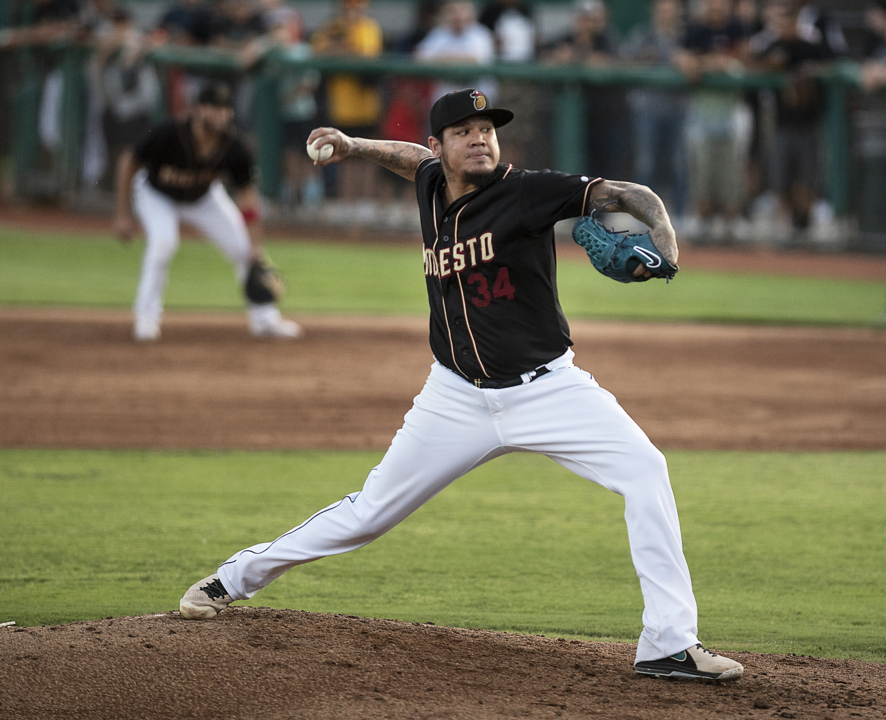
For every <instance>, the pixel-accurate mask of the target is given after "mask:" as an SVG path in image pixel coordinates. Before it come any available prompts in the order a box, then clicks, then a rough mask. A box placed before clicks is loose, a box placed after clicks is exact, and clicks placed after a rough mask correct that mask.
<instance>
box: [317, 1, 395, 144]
mask: <svg viewBox="0 0 886 720" xmlns="http://www.w3.org/2000/svg"><path fill="white" fill-rule="evenodd" d="M368 4H369V3H368V2H367V0H342V2H341V4H340V7H341V12H340V14H339V15H338V16H337V17H336V18H334V19H333V20H332V21H331V22H330V23H329V24H327V25H326V26H325V27H323V28H321V29H320V30H318V31H317V32H316V33H314V36H313V38H312V39H311V44H312V46H313V49H314V52H315V53H316V54H317V55H338V56H346V57H347V56H350V57H377V56H379V55H381V52H382V32H381V28H380V27H379V25H378V23H377V22H376V21H375V20H373V19H372V18H371V17H369V16H367V15H366V7H367V6H368ZM327 102H328V112H329V120H330V122H331V123H332V124H333V125H335V126H336V127H340V128H352V129H353V128H360V129H361V130H363V132H364V133H365V134H369V130H370V129H373V130H374V128H375V126H377V125H378V122H379V120H380V119H381V112H382V104H381V94H380V92H379V90H378V88H377V85H376V83H375V82H373V81H368V82H367V81H365V80H364V79H362V78H360V77H357V76H355V75H334V76H332V77H330V78H329V79H328V80H327Z"/></svg>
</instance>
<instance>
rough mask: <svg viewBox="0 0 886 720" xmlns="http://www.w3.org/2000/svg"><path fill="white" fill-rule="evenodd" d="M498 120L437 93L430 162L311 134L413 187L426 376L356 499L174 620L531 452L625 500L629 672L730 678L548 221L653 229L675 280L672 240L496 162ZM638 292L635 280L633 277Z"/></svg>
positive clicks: (398, 148)
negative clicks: (592, 349)
mask: <svg viewBox="0 0 886 720" xmlns="http://www.w3.org/2000/svg"><path fill="white" fill-rule="evenodd" d="M512 117H513V113H511V112H510V111H509V110H504V109H501V108H492V107H491V106H490V105H489V103H488V100H487V98H486V97H485V96H484V95H483V93H481V92H479V91H476V90H471V89H468V90H462V91H458V92H455V93H450V94H448V95H444V96H443V97H442V98H440V99H439V100H438V101H437V102H436V103H435V105H434V107H433V108H432V110H431V118H430V119H431V129H432V132H433V133H434V136H432V137H430V138H428V143H429V145H430V149H428V148H425V147H422V146H420V145H414V144H411V143H402V142H389V141H379V140H366V139H363V138H351V137H348V136H346V135H344V134H343V133H341V132H340V131H339V130H336V129H334V128H318V129H316V130H314V131H313V132H312V133H311V136H310V138H309V140H310V141H311V142H314V143H315V144H316V145H322V144H324V143H331V144H332V145H333V146H334V148H335V152H334V153H333V155H332V157H331V158H330V159H329V160H326V161H324V162H326V163H330V162H338V161H341V160H344V159H346V158H349V157H362V158H365V159H367V160H371V161H373V162H376V163H378V164H380V165H382V166H384V167H386V168H388V169H390V170H393V171H395V172H397V173H399V174H401V175H402V176H403V177H406V178H408V179H410V180H414V181H415V183H416V193H417V197H418V204H419V209H420V213H421V223H422V234H423V237H424V257H425V265H424V268H425V277H426V284H427V290H428V299H429V303H430V310H431V314H430V342H431V348H432V350H433V352H434V357H435V362H434V364H433V365H432V367H431V373H430V376H429V377H428V380H427V382H426V384H425V386H424V388H423V389H422V391H421V393H420V394H419V395H418V396H417V397H416V398H415V403H414V405H413V407H412V409H411V410H410V411H409V412H408V413H407V414H406V417H405V419H404V424H403V427H402V428H401V429H400V430H399V431H398V432H397V434H396V436H395V437H394V439H393V441H392V443H391V446H390V448H389V449H388V451H387V453H386V454H385V456H384V458H383V459H382V461H381V463H380V464H379V465H378V466H377V467H375V468H373V469H372V471H371V472H370V473H369V476H368V478H367V480H366V482H365V484H364V486H363V489H362V490H361V491H360V492H355V493H352V494H350V495H348V496H346V497H345V498H343V499H342V500H341V501H339V502H337V503H333V504H332V505H330V506H329V507H327V508H324V509H323V510H321V511H320V512H318V513H316V514H315V515H313V516H312V517H310V518H308V519H307V520H306V521H305V522H303V523H302V524H301V525H299V526H297V527H295V528H293V529H292V530H290V531H288V532H286V533H284V534H283V535H281V536H280V537H278V538H277V539H276V540H273V541H271V542H266V543H260V544H258V545H254V546H252V547H249V548H246V549H245V550H243V551H241V552H238V553H236V554H235V555H234V556H233V557H231V558H230V559H229V560H227V561H226V562H225V563H223V564H222V565H221V567H220V568H219V570H218V572H216V573H214V574H212V575H210V576H209V577H207V578H204V579H203V580H201V581H200V582H198V583H196V584H194V585H193V586H192V587H191V588H189V589H188V591H187V592H186V593H185V595H184V597H183V598H182V600H181V603H180V609H181V613H182V615H183V616H185V617H187V618H192V619H206V618H211V617H214V616H215V615H216V613H217V612H220V611H221V610H223V609H224V608H225V607H227V605H228V604H229V603H231V602H232V601H234V600H239V599H245V598H250V597H252V596H253V595H255V593H257V592H258V591H259V590H260V589H261V588H263V587H265V586H266V585H267V584H268V583H270V582H272V581H273V580H274V579H275V578H277V577H279V576H280V575H282V574H283V573H284V572H286V571H287V570H289V569H290V568H292V567H294V566H296V565H300V564H303V563H307V562H311V561H313V560H318V559H320V558H322V557H325V556H328V555H333V554H337V553H343V552H348V551H350V550H354V549H356V548H359V547H362V546H363V545H366V544H367V543H369V542H371V541H372V540H374V539H375V538H378V537H380V536H381V535H382V534H384V533H385V532H387V531H388V530H390V529H391V528H393V527H394V526H395V525H397V523H399V522H401V521H402V520H403V519H404V518H406V517H407V516H408V515H409V514H410V513H412V512H413V511H415V510H416V509H418V508H419V507H421V505H423V504H424V503H425V502H427V501H428V500H430V499H431V498H432V497H434V495H436V494H437V493H439V492H440V491H442V490H443V489H444V488H445V487H446V486H447V485H449V484H450V483H451V482H453V481H454V480H456V479H457V478H459V477H461V476H462V475H464V474H466V473H468V472H469V471H471V470H472V469H474V468H476V467H479V466H480V465H482V464H483V463H485V462H487V461H489V460H492V459H494V458H496V457H499V456H501V455H504V454H506V453H509V452H515V451H518V452H535V453H541V454H544V455H546V456H547V457H549V458H551V459H552V460H554V461H556V462H558V463H560V464H561V465H563V466H564V467H566V468H568V469H570V470H572V471H573V472H575V473H576V474H577V475H579V476H581V477H583V478H585V479H587V480H591V481H593V482H595V483H598V484H600V485H602V486H603V487H606V488H608V489H609V490H612V491H613V492H616V493H618V494H620V495H623V496H624V498H625V520H626V522H627V527H628V537H629V540H630V545H631V556H632V559H633V561H634V566H635V568H636V570H637V574H638V576H639V578H640V586H641V589H642V592H643V598H644V603H645V608H644V612H643V631H642V633H641V635H640V639H639V643H638V646H637V656H636V663H635V666H634V667H635V669H636V670H637V672H638V673H642V674H649V675H660V676H671V677H692V678H709V679H720V680H728V679H735V678H738V677H739V676H740V675H741V673H742V666H741V665H740V664H739V663H737V662H735V661H733V660H730V659H728V658H724V657H721V656H719V655H715V654H713V653H710V652H709V651H707V650H705V649H704V648H703V647H702V645H701V644H700V643H699V640H698V637H697V610H696V603H695V597H694V595H693V592H692V584H691V580H690V577H689V569H688V567H687V565H686V561H685V559H684V556H683V549H682V541H681V537H680V525H679V520H678V517H677V508H676V505H675V502H674V497H673V493H672V491H671V486H670V481H669V478H668V471H667V465H666V462H665V459H664V457H663V456H662V454H661V453H660V452H659V451H658V450H657V449H656V448H655V447H654V446H653V445H652V443H651V442H650V441H649V439H648V438H647V437H646V436H645V435H644V434H643V432H642V431H641V430H640V428H639V427H638V426H637V425H636V424H635V423H634V422H633V420H631V418H630V417H628V415H627V413H625V411H624V410H623V409H622V408H621V406H619V405H618V403H617V402H616V400H615V398H614V397H613V396H612V395H611V394H610V393H608V392H607V391H606V390H604V389H603V388H601V387H600V386H599V385H598V384H597V382H596V381H595V380H594V378H593V376H591V375H590V374H589V373H587V372H585V371H583V370H581V369H580V368H578V367H576V366H575V365H574V364H573V362H572V358H573V357H574V355H573V352H572V350H571V349H570V346H571V345H572V341H571V340H570V338H569V327H568V324H567V323H566V319H565V318H564V316H563V312H562V310H561V308H560V304H559V300H558V297H557V285H556V247H555V244H554V224H555V223H556V222H557V221H559V220H563V219H566V218H570V217H575V216H578V215H585V214H588V213H590V212H593V211H596V210H599V209H601V208H603V207H606V208H608V209H610V210H617V211H622V212H628V213H631V214H632V215H634V216H635V217H637V218H638V219H640V220H642V221H643V222H645V223H646V224H647V225H648V226H650V227H651V231H650V235H651V237H652V239H653V240H654V241H655V245H656V247H657V248H658V249H659V250H660V251H661V253H662V254H663V255H665V256H666V257H667V259H668V260H669V261H670V262H671V263H672V264H673V265H676V260H677V246H676V241H675V238H674V230H673V227H672V226H671V223H670V220H669V218H668V215H667V212H665V209H664V207H663V206H662V204H661V201H660V200H659V199H658V197H657V196H656V195H654V194H653V193H652V192H651V191H650V190H649V189H648V188H645V187H642V186H638V185H634V184H632V183H623V182H613V181H607V180H602V179H600V178H591V177H588V176H578V175H567V174H566V173H558V172H551V171H542V172H531V171H525V170H518V169H516V168H514V167H513V166H511V165H505V164H501V163H499V149H498V141H497V136H496V130H495V128H496V127H499V126H501V125H504V124H506V123H507V122H509V121H510V119H511V118H512ZM633 272H634V274H635V275H636V276H637V277H646V276H648V275H649V271H648V270H647V269H646V268H645V267H644V266H643V265H639V266H637V267H636V268H635V270H634V271H633Z"/></svg>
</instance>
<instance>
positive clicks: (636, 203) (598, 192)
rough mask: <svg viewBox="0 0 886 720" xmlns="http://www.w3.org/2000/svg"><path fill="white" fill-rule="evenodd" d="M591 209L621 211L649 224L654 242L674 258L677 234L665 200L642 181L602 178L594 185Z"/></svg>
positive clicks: (663, 252) (675, 258) (671, 258)
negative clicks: (639, 182)
mask: <svg viewBox="0 0 886 720" xmlns="http://www.w3.org/2000/svg"><path fill="white" fill-rule="evenodd" d="M590 208H591V210H598V211H600V212H623V213H628V214H629V215H632V216H633V217H635V218H637V220H639V221H640V222H643V223H645V224H646V225H648V226H649V227H650V228H651V230H652V232H651V237H652V241H653V243H654V244H655V246H656V247H657V248H658V249H659V250H660V251H661V252H662V254H663V255H664V256H665V257H666V258H667V259H668V260H669V261H670V262H672V263H674V264H676V262H677V238H676V236H675V235H674V227H673V225H671V218H670V217H669V216H668V211H667V210H665V206H664V203H663V202H662V201H661V198H660V197H658V195H656V194H655V193H654V192H652V190H650V189H649V188H648V187H646V186H645V185H638V184H636V183H630V182H618V181H614V180H605V181H603V182H601V183H599V184H598V185H595V186H594V188H593V190H592V194H591V202H590Z"/></svg>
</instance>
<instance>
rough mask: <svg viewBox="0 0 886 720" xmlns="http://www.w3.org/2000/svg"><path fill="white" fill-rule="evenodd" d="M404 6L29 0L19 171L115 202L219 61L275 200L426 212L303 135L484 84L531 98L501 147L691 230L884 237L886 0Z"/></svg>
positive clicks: (501, 100) (14, 57)
mask: <svg viewBox="0 0 886 720" xmlns="http://www.w3.org/2000/svg"><path fill="white" fill-rule="evenodd" d="M8 7H12V6H11V5H10V6H8ZM413 7H414V9H415V15H414V17H404V19H403V25H402V28H401V32H400V33H398V34H396V36H392V37H386V36H385V33H384V32H383V31H382V29H381V27H380V25H379V24H378V23H377V22H376V21H375V20H374V19H373V16H372V5H371V4H370V3H369V2H367V1H366V0H341V2H340V3H338V5H330V13H329V17H328V19H327V20H326V21H325V22H323V23H320V24H318V25H317V27H307V26H306V24H305V22H304V20H303V18H302V16H301V14H300V13H299V11H298V4H297V3H295V4H288V3H286V2H284V0H218V1H217V2H216V3H215V4H212V5H209V4H204V3H203V2H202V0H177V1H176V3H175V4H173V5H171V6H169V7H168V8H166V9H165V10H164V12H162V13H161V15H160V16H159V17H158V19H157V20H156V21H155V22H153V23H151V24H149V25H147V26H145V25H144V23H142V24H139V23H138V22H136V19H135V17H134V15H133V13H132V12H131V10H130V9H129V6H126V5H121V4H118V3H117V2H115V0H88V1H87V4H86V5H85V6H83V7H81V6H79V4H78V0H24V1H23V2H21V3H19V4H18V5H17V6H16V7H15V8H14V10H15V11H14V12H10V11H9V10H8V9H7V12H6V24H7V27H6V28H5V29H3V30H0V80H2V83H0V87H2V91H0V94H2V97H0V102H2V108H3V110H4V112H3V116H4V117H5V118H6V120H5V125H6V127H4V128H0V137H2V138H7V140H6V142H4V143H3V144H2V145H0V151H2V154H3V155H4V156H7V157H8V158H10V162H8V163H6V164H5V165H6V166H7V167H8V168H10V169H9V171H8V172H7V173H6V175H7V177H6V179H5V182H4V192H5V193H6V194H8V195H14V196H17V197H24V198H28V197H44V198H53V199H56V200H60V201H62V202H67V203H76V204H78V205H81V206H84V205H88V204H90V203H91V204H93V205H94V206H96V207H100V206H101V205H102V203H105V204H108V203H110V197H111V194H112V192H113V181H114V170H115V162H116V158H117V157H118V156H119V154H120V152H121V151H122V150H123V149H124V148H125V147H127V146H129V145H131V144H132V143H133V142H134V141H136V140H137V139H138V138H140V137H141V136H142V135H144V133H145V132H146V131H147V129H148V128H149V127H150V126H151V124H152V123H154V122H156V121H157V120H159V119H161V118H164V117H169V116H184V115H186V114H187V112H188V108H189V106H190V104H191V103H192V102H193V100H194V98H195V97H196V95H197V93H198V92H199V90H200V88H201V87H202V86H203V84H205V83H206V82H207V80H217V79H224V80H226V81H227V82H229V83H230V84H231V87H232V88H233V89H234V93H235V101H236V104H235V110H236V113H235V117H236V122H237V124H238V126H239V127H240V128H241V129H242V131H243V132H245V133H246V134H247V135H249V136H250V137H251V138H252V140H253V141H254V145H255V149H256V157H257V162H258V165H259V167H260V170H261V173H262V174H261V178H262V179H261V190H262V194H263V196H264V198H265V201H266V203H267V205H268V209H269V214H272V215H276V216H277V217H279V218H281V219H284V220H290V221H292V222H301V221H307V222H312V223H313V222H323V223H328V224H336V225H360V226H371V227H390V228H412V227H414V226H415V223H416V221H417V216H416V213H415V207H414V200H412V198H411V192H412V191H411V186H410V184H409V183H407V182H406V181H404V180H402V179H401V178H399V177H397V176H394V175H393V174H390V173H385V172H383V171H380V170H378V169H377V168H375V167H374V166H372V165H370V164H368V163H342V164H341V165H336V166H331V167H329V168H325V169H320V168H317V167H315V166H313V164H312V163H311V162H310V161H309V160H308V158H307V156H306V154H305V152H304V143H305V139H306V138H307V134H308V133H309V132H310V129H311V128H313V127H316V126H320V125H333V126H335V127H339V128H341V129H342V130H343V131H345V132H346V133H349V134H353V135H358V136H366V137H384V138H388V139H393V140H404V141H410V142H417V143H421V144H424V143H425V142H426V139H427V135H428V128H427V116H428V110H429V107H430V104H431V103H432V102H433V100H434V99H435V98H436V97H438V96H439V95H440V94H442V93H443V92H446V91H448V90H451V89H457V88H459V87H466V86H475V87H478V88H480V89H482V90H484V92H486V93H487V95H489V96H490V97H491V98H493V99H494V100H493V101H494V102H495V103H496V104H500V105H502V106H504V107H509V108H511V109H513V110H514V111H515V112H516V113H517V118H516V120H515V121H514V122H513V123H512V124H511V125H509V126H508V127H506V128H502V129H501V131H500V133H499V138H500V142H501V146H502V159H503V160H504V161H506V162H512V163H514V164H515V165H518V166H521V167H526V168H529V169H542V168H555V169H559V170H565V171H568V172H576V173H587V174H593V175H599V176H603V177H609V178H613V179H625V180H631V181H635V182H642V183H644V184H646V185H649V186H650V187H652V188H653V189H654V190H656V192H658V193H659V194H661V195H662V196H663V197H664V199H665V200H666V202H667V205H668V207H669V209H670V210H671V212H672V214H673V216H674V218H675V224H676V225H677V227H678V232H679V233H680V234H681V235H682V236H683V237H685V238H687V239H690V240H693V241H696V242H703V241H708V242H712V243H727V242H735V243H741V242H745V241H754V242H761V241H765V242H768V243H773V244H780V245H806V246H817V247H821V248H827V249H837V248H842V247H847V246H849V247H856V248H859V249H865V250H875V251H881V252H884V251H886V208H884V206H886V203H883V202H882V198H883V197H884V195H886V102H884V94H883V93H882V92H881V88H883V87H886V2H882V1H881V2H872V3H869V4H868V5H866V6H865V7H864V8H863V9H862V10H860V11H859V12H858V13H857V16H856V21H855V23H854V24H851V27H849V26H847V24H846V23H845V22H844V24H843V25H840V24H839V23H836V22H834V19H833V17H829V16H828V14H827V13H824V12H821V11H820V10H816V9H815V7H814V6H812V5H808V4H805V3H803V2H797V1H796V0H762V2H756V1H755V0H696V1H695V2H693V3H692V7H691V8H688V9H687V7H685V6H684V4H683V3H682V2H680V0H651V2H650V4H649V16H650V19H649V22H648V23H646V24H644V25H641V26H637V27H635V28H634V29H633V30H632V31H631V32H630V33H629V34H627V35H625V36H623V37H619V36H618V35H617V34H616V33H615V32H614V31H613V29H612V28H611V27H610V24H609V13H608V8H607V5H606V4H605V2H603V1H602V0H580V1H579V2H577V3H576V4H575V5H572V6H570V25H569V28H568V30H567V32H565V33H564V34H563V35H562V36H558V37H546V38H543V37H540V36H539V33H538V32H537V26H536V24H535V23H534V19H533V10H532V7H531V6H527V5H524V4H523V3H522V2H519V1H518V0H491V2H489V3H487V4H485V5H482V6H475V5H474V4H472V3H470V2H466V1H464V0H457V1H455V2H452V1H449V2H427V1H424V2H420V3H416V4H414V6H413ZM844 17H845V16H844ZM3 131H5V132H3Z"/></svg>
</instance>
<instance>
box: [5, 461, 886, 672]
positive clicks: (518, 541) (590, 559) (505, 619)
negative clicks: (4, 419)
mask: <svg viewBox="0 0 886 720" xmlns="http://www.w3.org/2000/svg"><path fill="white" fill-rule="evenodd" d="M668 457H669V463H670V467H671V475H672V482H673V486H674V492H675V494H676V496H677V501H678V504H679V505H680V509H681V522H682V526H683V537H684V543H685V548H686V555H687V559H688V561H689V564H690V567H691V568H692V571H693V580H694V583H695V589H696V594H697V598H698V603H699V610H700V630H701V636H702V639H703V640H704V641H705V642H706V643H709V644H711V645H712V646H714V647H718V648H721V649H731V650H753V651H760V652H778V653H789V652H793V653H797V654H807V655H818V656H821V655H824V656H833V657H851V658H858V659H864V660H875V661H878V662H886V640H884V638H883V634H882V618H883V617H884V614H886V545H884V544H883V543H882V542H880V539H881V538H882V529H883V527H884V526H886V485H884V480H883V473H882V468H883V465H884V462H886V453H884V452H879V453H878V452H872V453H821V454H814V453H796V454H794V453H740V452H671V453H668ZM379 458H380V454H379V453H370V452H347V453H320V452H292V453H279V452H275V453H248V452H219V453H210V452H192V453H181V452H179V453H169V452H166V453H161V452H156V453H154V452H120V451H114V452H111V451H70V450H68V451H61V450H59V451H39V450H4V451H0V496H2V497H3V503H2V505H0V546H2V547H3V548H4V549H5V552H4V563H3V565H2V566H0V622H2V621H5V620H15V621H16V622H17V623H18V624H19V625H28V624H59V623H65V622H70V621H75V620H83V619H97V618H101V617H107V616H121V615H133V614H141V613H151V612H163V611H168V610H173V609H175V608H176V607H177V602H178V598H179V597H180V596H181V594H182V593H183V592H184V590H185V589H186V588H187V586H188V585H190V584H191V583H192V582H194V581H195V580H197V579H199V578H200V577H202V576H203V575H206V574H208V573H209V572H211V571H212V570H213V569H215V567H217V566H218V564H219V563H220V562H222V561H223V560H225V559H226V558H228V557H229V556H230V555H232V554H233V553H234V552H236V551H238V550H240V549H242V548H244V547H247V546H249V545H252V544H254V543H256V542H262V541H266V540H270V539H272V538H274V537H276V536H277V535H278V534H280V533H281V532H284V531H286V530H288V529H289V528H290V527H292V526H294V525H296V524H298V523H299V522H301V521H302V520H304V519H305V518H307V517H308V516H309V515H310V514H312V513H313V512H315V511H317V510H319V509H321V508H322V507H324V506H326V505H327V504H329V503H332V502H335V501H337V500H338V499H340V498H341V497H342V496H343V495H345V494H346V493H348V492H351V491H353V490H356V489H359V487H360V486H361V485H362V482H363V479H364V477H365V475H366V474H367V472H368V470H369V469H370V468H371V467H372V466H373V465H374V464H375V463H376V462H377V461H378V459H379ZM622 513H623V502H622V499H621V498H620V497H618V496H616V495H614V494H612V493H609V492H607V491H605V490H603V489H601V488H599V487H597V486H595V485H592V484H589V483H586V482H585V481H583V480H580V479H579V478H577V477H576V476H574V475H572V474H570V473H569V472H567V471H565V470H563V469H562V468H560V467H559V466H558V465H556V464H555V463H553V462H551V461H549V460H547V459H545V458H542V457H538V456H532V455H510V456H507V457H505V458H501V459H499V460H496V461H494V462H492V463H489V464H488V465H486V466H484V467H482V468H480V469H478V470H476V471H475V472H473V473H472V474H470V475H468V476H467V477H465V478H462V479H461V480H459V481H458V482H456V483H454V484H453V485H452V486H450V487H449V488H448V489H447V490H445V491H444V492H443V493H442V494H441V495H439V496H438V497H437V498H435V499H434V500H433V501H432V502H430V503H429V504H428V505H426V506H424V507H423V508H421V509H420V510H419V511H418V512H416V513H415V514H414V515H413V516H412V517H410V518H408V519H407V520H406V521H405V522H404V523H402V524H401V525H400V526H398V527H397V528H395V529H394V530H392V531H391V532H390V533H389V534H387V535H386V536H384V537H382V538H381V539H379V540H378V541H376V542H375V543H372V544H371V545H369V546H367V547H365V548H363V549H361V550H358V551H356V552H353V553H350V554H347V555H343V556H339V557H332V558H326V559H324V560H323V561H321V562H318V563H313V564H310V565H306V566H303V567H300V568H295V569H294V570H292V571H291V572H289V573H288V574H287V575H284V576H283V577H282V578H280V579H279V580H278V581H276V582H275V583H273V584H272V585H271V586H269V587H268V588H266V589H265V590H263V591H262V592H261V593H259V594H258V595H257V596H256V597H255V598H254V599H253V600H252V601H251V602H250V603H249V604H255V605H261V606H266V607H286V608H294V609H301V610H309V611H316V612H336V613H344V614H353V615H361V616H370V617H385V618H395V619H400V620H406V621H414V622H425V621H432V622H434V623H437V624H438V625H454V626H460V627H483V628H489V629H497V630H506V631H519V632H527V633H536V634H537V633H543V634H547V635H552V636H564V637H577V638H585V639H588V638H590V639H601V638H605V639H613V640H623V641H636V636H637V634H638V633H639V630H640V614H641V611H642V603H641V596H640V590H639V584H638V581H637V578H636V576H635V574H634V571H633V567H632V565H631V562H630V556H629V551H628V545H627V535H626V531H625V528H624V522H623V519H622Z"/></svg>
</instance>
